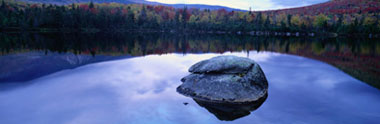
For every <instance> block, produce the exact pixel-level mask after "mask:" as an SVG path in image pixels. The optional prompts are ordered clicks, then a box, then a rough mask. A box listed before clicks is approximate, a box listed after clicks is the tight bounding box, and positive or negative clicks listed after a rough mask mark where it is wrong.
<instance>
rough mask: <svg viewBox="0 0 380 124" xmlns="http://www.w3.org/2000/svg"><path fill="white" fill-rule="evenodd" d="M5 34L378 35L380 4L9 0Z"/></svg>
mask: <svg viewBox="0 0 380 124" xmlns="http://www.w3.org/2000/svg"><path fill="white" fill-rule="evenodd" d="M0 10H1V11H0V30H1V31H2V32H20V31H34V32H90V33H91V32H176V33H177V32H186V33H214V34H224V33H225V34H227V33H228V34H249V35H271V36H356V35H359V36H368V37H379V34H380V20H379V17H380V2H379V1H376V0H367V1H362V0H344V1H343V0H332V1H328V2H325V3H321V4H316V5H311V6H305V7H299V8H292V9H281V10H271V11H227V10H226V9H218V10H210V9H197V8H187V7H184V8H174V7H170V6H163V5H154V6H153V5H144V4H119V3H92V2H90V3H78V4H69V5H54V4H39V3H27V2H14V1H12V0H5V1H2V2H1V5H0Z"/></svg>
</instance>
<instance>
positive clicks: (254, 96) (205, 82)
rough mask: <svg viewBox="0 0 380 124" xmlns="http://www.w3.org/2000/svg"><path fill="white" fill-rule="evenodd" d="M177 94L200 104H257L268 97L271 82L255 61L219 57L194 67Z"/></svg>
mask: <svg viewBox="0 0 380 124" xmlns="http://www.w3.org/2000/svg"><path fill="white" fill-rule="evenodd" d="M189 72H191V73H192V74H190V75H188V76H186V77H184V78H182V79H181V81H182V82H183V84H182V85H180V86H179V87H178V88H177V92H179V93H181V94H183V95H185V96H190V97H192V98H193V99H195V100H197V101H205V102H214V103H249V102H255V101H257V100H259V99H260V98H262V97H264V96H265V95H266V94H267V89H268V82H267V79H266V78H265V75H264V73H263V71H262V70H261V68H260V66H259V65H258V64H257V63H256V62H254V61H253V60H251V59H248V58H243V57H236V56H219V57H214V58H211V59H209V60H204V61H201V62H199V63H196V64H195V65H193V66H192V67H190V69H189Z"/></svg>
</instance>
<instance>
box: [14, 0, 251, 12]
mask: <svg viewBox="0 0 380 124" xmlns="http://www.w3.org/2000/svg"><path fill="white" fill-rule="evenodd" d="M21 1H25V2H32V3H46V4H57V5H64V4H72V3H88V2H91V1H92V2H94V3H112V2H113V3H121V4H147V5H164V6H171V7H174V8H184V7H185V6H187V7H188V8H199V9H210V10H217V9H222V8H223V9H225V10H227V11H245V10H240V9H234V8H229V7H225V6H214V5H203V4H163V3H158V2H149V1H145V0H21Z"/></svg>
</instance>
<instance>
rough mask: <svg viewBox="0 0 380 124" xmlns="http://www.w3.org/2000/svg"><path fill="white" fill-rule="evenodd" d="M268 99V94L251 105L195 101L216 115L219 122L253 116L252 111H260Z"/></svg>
mask: <svg viewBox="0 0 380 124" xmlns="http://www.w3.org/2000/svg"><path fill="white" fill-rule="evenodd" d="M267 97H268V94H265V96H263V97H261V98H260V99H259V100H257V101H255V102H249V103H216V102H208V101H203V100H197V99H193V100H194V101H195V102H196V103H197V104H198V105H200V106H202V107H204V108H206V109H207V110H208V111H209V112H210V113H212V114H214V115H215V116H216V117H217V118H218V119H219V120H222V121H233V120H236V119H238V118H241V117H244V116H247V115H249V114H251V112H252V111H255V110H256V109H258V108H259V107H260V106H261V105H262V104H263V103H264V102H265V100H266V99H267Z"/></svg>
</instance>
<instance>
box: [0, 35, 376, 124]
mask: <svg viewBox="0 0 380 124" xmlns="http://www.w3.org/2000/svg"><path fill="white" fill-rule="evenodd" d="M16 36H19V34H17V35H16ZM48 36H51V37H46V36H36V35H33V36H30V35H27V36H25V35H23V36H19V38H17V37H15V36H14V35H11V36H8V35H7V36H2V37H0V39H1V38H7V39H2V41H3V43H2V47H1V49H2V51H3V52H2V56H0V64H1V65H0V110H1V111H0V123H1V124H3V123H4V124H16V123H17V124H18V123H32V124H45V123H46V124H51V123H54V124H56V123H57V124H62V123H63V124H83V123H91V124H97V123H99V124H105V123H107V124H108V123H111V124H119V123H120V124H124V123H126V124H151V123H152V124H153V123H158V124H161V123H165V124H172V123H173V124H177V123H178V124H193V123H196V124H214V123H215V124H216V123H218V124H219V123H236V124H245V123H246V124H248V123H268V124H271V123H315V124H320V123H331V124H336V123H355V124H357V123H369V124H372V123H373V124H376V123H380V120H379V118H380V106H379V105H380V90H379V89H377V88H376V86H377V85H378V80H377V78H378V76H379V75H377V74H378V67H379V66H378V65H379V61H378V59H379V57H378V55H379V51H380V47H379V42H378V41H366V42H364V41H363V42H362V43H357V42H341V41H335V40H334V41H330V40H328V39H323V41H308V40H309V39H288V38H287V39H286V38H285V39H283V38H275V39H269V41H268V39H266V38H265V39H264V40H263V39H259V40H258V39H256V40H255V39H249V38H245V37H237V36H230V37H221V36H211V38H210V37H209V36H207V37H206V36H205V37H206V38H204V39H203V40H202V38H200V39H197V38H195V39H194V38H193V37H190V36H185V38H183V37H182V38H181V37H180V38H178V37H170V36H157V37H155V36H153V38H148V39H144V38H146V37H139V36H137V37H135V38H128V39H125V38H118V37H116V39H115V40H112V41H111V40H107V41H108V42H105V41H106V40H104V39H103V42H101V41H97V40H96V39H98V40H102V38H96V36H94V37H95V38H92V39H94V41H81V40H79V41H78V40H74V41H73V40H68V39H65V38H63V37H65V36H60V35H59V36H55V35H48ZM23 37H24V38H23ZM25 37H27V38H26V39H25ZM52 37H53V38H52ZM57 37H58V38H57ZM15 38H17V39H15ZM59 39H61V40H62V39H63V40H62V41H60V40H59ZM72 39H76V38H72ZM79 39H80V38H79ZM83 39H85V38H82V40H83ZM26 40H27V41H31V42H32V43H29V42H26ZM226 40H228V41H226ZM314 40H318V39H314ZM4 41H7V42H5V43H4ZM363 43H364V45H363ZM78 44H80V45H78ZM136 44H140V45H136ZM141 44H142V45H141ZM342 44H343V45H342ZM366 46H368V48H367V47H366ZM357 47H359V48H357ZM309 48H310V49H309ZM333 48H334V49H333ZM357 49H358V50H357ZM378 49H379V51H377V50H378ZM74 53H76V54H77V55H75V54H74ZM219 55H236V56H241V57H248V58H250V59H253V60H255V61H256V62H257V63H258V64H259V65H260V66H261V67H262V69H263V71H264V73H265V75H266V77H267V79H268V83H269V89H268V97H267V99H266V100H265V101H264V102H263V103H262V105H261V106H259V107H258V108H257V109H256V110H254V111H252V112H251V114H249V115H246V116H243V117H241V118H236V119H235V120H233V121H222V120H220V118H218V114H221V113H215V111H209V110H210V109H209V108H205V107H202V106H200V105H198V104H197V103H196V102H195V101H194V100H193V99H191V98H189V97H185V96H183V95H180V94H178V93H177V92H176V87H177V86H179V85H180V84H181V81H180V79H181V78H182V77H184V76H186V75H188V74H189V72H188V71H187V69H188V68H189V67H190V66H191V65H192V64H195V63H196V62H199V61H201V60H205V59H209V58H212V57H215V56H219ZM331 58H332V59H331ZM337 58H339V59H337ZM362 58H366V59H365V60H366V61H363V60H362ZM358 61H362V63H366V64H367V66H369V67H368V68H364V67H363V66H360V65H361V64H358ZM368 70H370V71H368ZM373 70H374V71H373ZM357 73H359V74H357ZM363 74H368V75H369V76H368V75H366V76H363ZM357 75H359V76H357ZM371 75H374V76H371ZM186 103H188V104H186ZM222 114H223V113H222ZM219 116H220V115H219Z"/></svg>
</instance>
